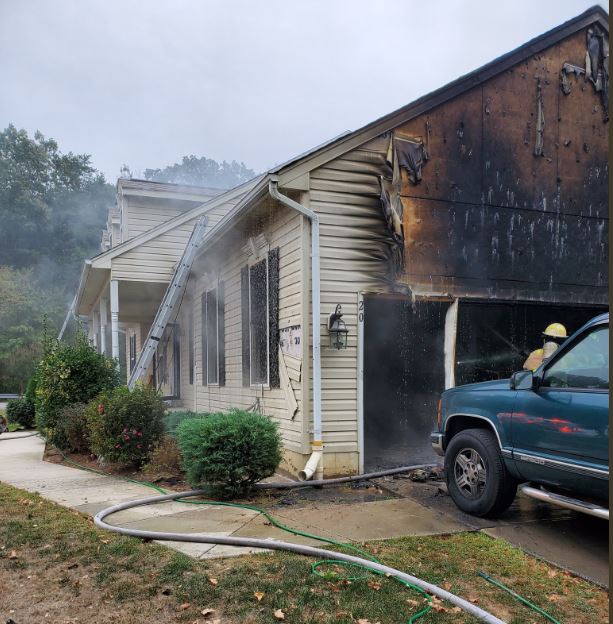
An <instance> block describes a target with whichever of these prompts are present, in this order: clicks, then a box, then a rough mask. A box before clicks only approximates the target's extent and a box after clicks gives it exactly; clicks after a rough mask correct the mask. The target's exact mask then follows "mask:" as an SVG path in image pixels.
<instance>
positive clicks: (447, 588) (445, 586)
mask: <svg viewBox="0 0 613 624" xmlns="http://www.w3.org/2000/svg"><path fill="white" fill-rule="evenodd" d="M441 587H442V588H443V589H446V590H447V591H451V583H449V582H448V581H447V582H445V583H443V584H442V585H441Z"/></svg>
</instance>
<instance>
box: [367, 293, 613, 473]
mask: <svg viewBox="0 0 613 624" xmlns="http://www.w3.org/2000/svg"><path fill="white" fill-rule="evenodd" d="M451 306H452V304H451V303H450V302H449V301H436V300H416V301H413V300H411V299H410V298H403V297H392V296H386V295H372V296H364V343H363V353H364V373H363V374H364V377H363V385H362V387H363V407H364V416H363V417H364V440H363V444H364V470H365V471H366V472H369V471H373V470H380V469H384V468H391V467H395V466H401V465H407V464H416V463H426V462H430V461H436V460H437V457H436V455H434V453H433V451H432V449H431V447H430V433H431V432H432V431H433V430H434V427H435V423H436V407H437V402H438V399H439V398H440V395H441V392H443V390H444V389H445V372H446V371H445V365H446V358H445V327H446V319H447V318H448V313H449V312H453V310H452V309H451ZM606 310H607V308H606V307H604V306H587V305H586V306H563V305H559V304H547V303H526V302H504V301H501V302H496V301H491V300H490V301H474V300H460V301H459V303H458V307H457V319H455V318H454V322H448V323H447V333H448V334H450V333H451V335H448V336H447V346H448V350H450V352H451V353H452V354H451V355H448V357H447V367H448V368H449V369H450V370H448V371H447V383H448V384H449V385H456V386H459V385H464V384H467V383H474V382H479V381H488V380H491V379H506V378H508V377H510V375H511V373H513V372H514V371H516V370H520V369H521V368H522V366H523V363H524V361H525V359H526V357H527V356H528V354H529V353H530V352H531V351H532V350H533V349H536V348H538V347H540V346H542V337H541V333H542V332H543V330H544V329H545V327H547V325H549V324H550V323H554V322H557V323H562V324H563V325H565V327H566V328H567V330H568V333H569V334H572V333H573V332H575V331H576V330H577V329H579V328H580V327H581V326H582V325H583V324H584V323H585V322H587V321H588V320H589V319H591V318H593V317H594V316H596V315H597V314H600V313H602V312H604V311H606ZM454 380H455V381H454ZM439 459H440V458H439Z"/></svg>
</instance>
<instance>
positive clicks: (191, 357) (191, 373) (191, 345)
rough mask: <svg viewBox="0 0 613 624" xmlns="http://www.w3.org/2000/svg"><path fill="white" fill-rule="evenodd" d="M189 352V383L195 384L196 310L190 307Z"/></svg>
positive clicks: (188, 321) (188, 320) (188, 324)
mask: <svg viewBox="0 0 613 624" xmlns="http://www.w3.org/2000/svg"><path fill="white" fill-rule="evenodd" d="M187 343H188V344H187V352H188V355H189V385H190V386H193V385H194V311H193V309H192V308H191V307H190V309H189V315H188V318H187Z"/></svg>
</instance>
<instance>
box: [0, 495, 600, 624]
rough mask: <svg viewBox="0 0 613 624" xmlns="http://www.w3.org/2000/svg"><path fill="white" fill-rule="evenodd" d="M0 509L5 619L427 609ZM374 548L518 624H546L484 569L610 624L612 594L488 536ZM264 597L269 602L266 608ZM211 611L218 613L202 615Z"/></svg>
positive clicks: (128, 623) (53, 510)
mask: <svg viewBox="0 0 613 624" xmlns="http://www.w3.org/2000/svg"><path fill="white" fill-rule="evenodd" d="M0 501H2V503H1V504H0V587H2V593H3V599H2V606H0V621H6V620H7V619H9V618H12V619H14V620H15V622H18V623H20V622H26V621H43V619H44V621H48V622H62V623H63V622H74V621H77V620H78V621H87V622H96V623H98V622H100V623H106V622H109V623H110V622H116V621H121V622H122V624H136V623H141V622H142V623H144V622H150V621H155V622H161V623H164V622H188V623H190V624H191V623H194V622H198V624H206V623H207V622H209V623H210V622H212V621H214V620H215V619H219V620H220V624H234V623H236V624H238V623H246V624H272V623H274V622H278V621H279V620H278V619H276V618H275V615H274V612H275V610H277V609H281V610H282V611H283V613H284V614H285V620H284V621H285V622H290V623H292V624H315V623H317V624H319V623H326V624H332V622H340V623H341V624H355V623H356V622H357V621H359V620H360V619H363V620H365V621H367V622H370V623H371V624H375V623H376V622H380V624H391V623H394V624H396V623H399V622H405V621H406V620H407V619H408V617H409V616H410V614H411V613H414V612H415V611H417V610H418V609H419V607H420V606H421V604H422V598H421V597H420V596H419V594H417V593H415V592H413V591H410V590H407V589H405V588H403V587H402V586H400V585H399V584H398V583H397V582H395V581H393V580H392V579H387V578H385V577H372V576H371V577H369V578H366V579H363V580H358V581H352V582H350V583H349V582H344V581H342V580H341V579H339V578H338V577H336V576H335V574H334V573H335V570H334V569H329V570H328V572H329V574H328V575H327V579H326V580H324V579H322V578H318V577H316V576H315V575H313V574H311V571H310V567H311V563H312V561H311V560H309V559H307V558H304V557H298V556H295V555H290V554H281V553H276V554H261V555H248V556H244V557H239V558H229V559H224V560H213V561H196V560H193V559H191V558H188V557H187V556H185V555H183V554H180V553H177V552H174V551H172V550H170V549H167V548H164V547H162V546H159V545H157V544H153V543H144V542H142V541H140V540H136V539H132V538H127V537H121V536H117V535H115V534H111V533H106V532H103V531H99V530H98V529H96V528H95V527H94V525H93V523H92V521H91V519H89V518H86V517H84V516H82V515H80V514H78V513H77V512H74V511H71V510H68V509H65V508H62V507H59V506H57V505H55V504H54V503H51V502H48V501H46V500H44V499H42V498H40V497H39V496H38V495H36V494H28V493H25V492H23V491H21V490H17V489H15V488H12V487H9V486H6V485H3V484H0ZM364 547H365V548H366V549H367V550H369V551H370V552H372V553H373V554H375V555H376V556H377V557H378V558H379V559H380V560H382V561H384V562H385V563H387V564H389V565H392V566H394V567H398V568H400V569H403V570H408V571H411V572H412V573H414V574H415V575H417V576H419V577H421V578H424V579H426V580H428V581H431V582H434V583H436V584H440V585H442V586H443V587H445V588H446V589H449V590H450V591H453V592H454V593H457V594H459V595H462V596H463V597H465V598H468V599H469V600H472V601H474V602H475V603H476V604H479V605H480V606H482V607H484V608H485V609H488V610H491V611H492V612H494V613H495V614H496V615H498V617H500V618H502V619H504V620H506V621H507V622H509V623H510V624H529V623H532V622H535V623H538V622H541V621H544V619H543V618H541V616H539V615H537V614H536V613H534V612H532V611H530V610H529V609H527V608H526V607H523V606H522V605H520V604H518V603H517V602H515V601H514V600H513V599H512V598H510V597H509V596H508V595H506V594H505V593H504V592H502V591H501V590H499V589H497V588H495V587H492V586H491V585H489V584H488V583H486V582H485V581H484V580H483V579H481V578H479V577H477V576H476V572H477V570H483V571H485V572H487V573H489V574H491V575H492V576H494V577H496V578H497V579H499V580H501V581H502V582H504V583H505V584H507V585H509V586H511V587H512V588H513V589H514V590H515V591H517V592H518V593H520V594H522V595H523V596H525V597H526V598H528V599H529V600H531V601H533V602H534V603H536V604H537V605H539V606H540V607H541V608H543V609H545V610H546V611H548V612H550V613H551V614H552V615H554V616H555V617H557V618H558V619H559V620H560V621H561V622H565V623H570V622H572V623H573V624H588V623H590V624H594V623H597V622H608V595H607V593H606V592H605V591H603V590H601V589H599V588H597V587H595V586H593V585H591V584H590V583H587V582H585V581H583V580H581V579H577V578H575V577H573V576H571V575H569V574H566V573H563V572H561V571H559V570H556V569H554V568H552V567H551V566H548V565H547V564H545V563H542V562H540V561H537V560H536V559H534V558H532V557H529V556H526V555H524V554H523V553H522V552H521V551H519V550H517V549H515V548H513V547H512V546H510V545H508V544H507V543H506V542H503V541H500V540H494V539H492V538H490V537H488V536H486V535H484V534H482V533H463V534H456V535H453V536H448V537H445V536H437V537H409V538H402V539H394V540H386V541H382V542H373V543H369V544H366V545H365V546H364ZM339 571H340V570H339ZM256 593H257V594H258V595H260V594H263V596H261V600H260V601H258V599H257V598H256V596H255V594H256ZM204 609H214V611H215V612H214V613H213V614H212V615H208V616H203V615H202V611H203V610H204ZM437 609H438V611H433V612H430V613H429V614H428V615H427V616H426V617H424V618H422V619H421V620H419V621H420V623H424V624H425V623H432V622H437V623H439V622H440V623H442V624H447V623H451V622H454V623H461V622H464V623H465V624H469V623H473V622H475V621H476V620H474V619H473V618H471V617H469V616H466V615H464V614H463V613H457V612H453V611H452V607H451V606H450V605H447V604H445V603H440V605H439V604H437ZM443 609H445V610H443ZM46 614H48V615H47V617H45V616H46ZM119 614H120V615H121V617H120V618H119V619H117V618H118V615H119Z"/></svg>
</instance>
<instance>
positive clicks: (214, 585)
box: [209, 577, 219, 587]
mask: <svg viewBox="0 0 613 624" xmlns="http://www.w3.org/2000/svg"><path fill="white" fill-rule="evenodd" d="M209 583H210V584H211V585H212V586H213V587H217V585H219V581H218V580H217V579H216V578H212V577H209Z"/></svg>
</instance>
